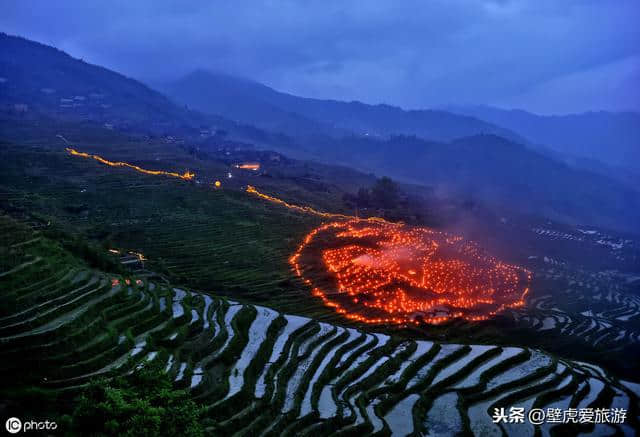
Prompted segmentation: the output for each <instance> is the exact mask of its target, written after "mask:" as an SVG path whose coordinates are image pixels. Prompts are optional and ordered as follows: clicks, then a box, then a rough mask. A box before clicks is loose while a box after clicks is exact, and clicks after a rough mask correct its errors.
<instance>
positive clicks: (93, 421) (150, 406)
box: [63, 367, 204, 437]
mask: <svg viewBox="0 0 640 437" xmlns="http://www.w3.org/2000/svg"><path fill="white" fill-rule="evenodd" d="M201 416H202V407H200V406H198V405H197V404H196V403H195V402H194V401H193V400H192V399H191V398H190V396H189V394H188V393H187V392H186V391H185V390H177V389H174V387H173V383H172V381H171V378H170V377H169V376H168V375H167V374H166V373H164V372H163V371H162V369H160V368H156V367H153V368H142V369H138V370H136V371H134V372H133V373H132V374H130V375H128V376H126V377H116V378H113V379H105V378H101V379H97V380H94V381H93V382H92V383H91V384H90V385H89V386H88V387H87V388H86V389H85V390H84V392H83V394H82V395H81V396H80V398H79V399H78V402H77V404H76V408H75V410H74V412H73V414H72V415H71V416H70V417H69V416H67V417H66V418H65V419H66V420H64V421H66V422H68V424H69V426H70V428H71V429H72V430H73V433H75V434H77V435H95V436H107V435H120V436H134V435H135V436H158V435H165V436H188V437H197V436H203V435H204V429H203V426H202V424H201V421H200V419H201ZM64 421H63V422H64Z"/></svg>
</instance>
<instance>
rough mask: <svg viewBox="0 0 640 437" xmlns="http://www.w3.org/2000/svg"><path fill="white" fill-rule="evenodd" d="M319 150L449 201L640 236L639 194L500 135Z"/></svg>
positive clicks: (356, 142) (333, 145)
mask: <svg viewBox="0 0 640 437" xmlns="http://www.w3.org/2000/svg"><path fill="white" fill-rule="evenodd" d="M316 147H317V150H319V151H322V153H323V155H324V156H325V159H327V160H330V161H334V162H336V161H337V162H344V163H345V164H348V165H352V166H354V167H357V168H359V169H362V170H373V171H375V172H377V173H378V174H387V175H390V176H392V177H395V178H399V179H403V180H405V181H408V182H415V183H420V184H426V185H432V186H434V187H435V189H436V192H439V193H442V194H443V195H445V196H447V197H459V198H469V199H470V200H474V201H478V202H481V203H484V204H487V205H489V206H492V207H494V208H496V210H505V211H508V210H518V211H521V212H526V213H529V214H534V215H538V216H541V217H548V218H553V219H555V220H560V221H563V222H565V223H574V224H586V225H600V226H606V227H610V228H617V229H624V230H627V231H631V232H635V233H637V232H638V223H640V192H638V191H636V190H634V189H633V188H630V187H629V186H627V185H625V184H623V183H620V182H618V181H616V180H614V179H612V178H609V177H606V176H603V175H599V174H596V173H593V172H589V171H586V170H580V169H576V168H573V167H571V166H569V165H567V164H565V163H562V162H560V161H556V160H554V159H552V158H550V157H548V156H547V155H545V154H542V153H538V152H536V151H534V150H531V149H530V148H528V147H524V146H522V145H521V144H518V143H515V142H512V141H509V140H507V139H505V138H502V137H499V136H495V135H475V136H471V137H466V138H460V139H457V140H454V141H452V142H449V143H442V142H429V141H424V140H421V139H419V138H417V137H407V136H399V137H393V138H391V139H389V140H387V141H376V140H371V139H366V138H361V137H360V138H355V137H352V138H343V139H341V140H333V141H327V142H326V143H324V144H316Z"/></svg>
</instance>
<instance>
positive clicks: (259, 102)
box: [163, 71, 518, 141]
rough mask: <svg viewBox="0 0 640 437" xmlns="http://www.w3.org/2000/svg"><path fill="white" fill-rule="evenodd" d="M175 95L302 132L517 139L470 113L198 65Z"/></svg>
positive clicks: (172, 87)
mask: <svg viewBox="0 0 640 437" xmlns="http://www.w3.org/2000/svg"><path fill="white" fill-rule="evenodd" d="M163 91H164V92H166V93H167V94H168V95H169V96H171V97H172V98H174V99H175V100H176V101H178V102H181V103H185V104H187V105H188V106H189V107H192V108H195V109H197V110H199V111H203V112H208V113H212V114H221V115H223V116H225V117H228V118H232V119H234V120H238V121H241V122H245V123H251V124H255V125H256V126H259V127H262V128H266V129H272V130H279V131H282V132H285V133H288V134H291V135H294V136H297V137H300V136H305V135H307V136H312V135H316V134H326V135H329V136H334V137H335V136H342V135H344V134H345V133H347V132H348V133H350V134H356V135H363V136H365V135H366V136H372V137H387V136H389V135H395V134H405V135H417V136H419V137H422V138H426V139H431V140H437V141H448V140H451V139H454V138H459V137H464V136H469V135H475V134H480V133H491V134H496V135H502V136H505V137H507V138H512V139H518V137H517V135H515V134H514V133H512V132H509V131H508V130H506V129H503V128H501V127H498V126H496V125H493V124H491V123H487V122H484V121H481V120H478V119H476V118H473V117H469V116H461V115H457V114H452V113H450V112H446V111H439V110H419V111H405V110H403V109H401V108H398V107H394V106H389V105H369V104H365V103H361V102H342V101H337V100H320V99H312V98H305V97H298V96H294V95H291V94H287V93H283V92H279V91H276V90H274V89H273V88H269V87H268V86H266V85H263V84H260V83H258V82H254V81H251V80H248V79H242V78H238V77H234V76H230V75H226V74H219V73H212V72H206V71H196V72H194V73H192V74H189V75H187V76H185V77H183V78H182V79H180V80H178V81H176V82H173V83H170V84H168V85H166V86H164V88H163Z"/></svg>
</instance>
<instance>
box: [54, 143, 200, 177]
mask: <svg viewBox="0 0 640 437" xmlns="http://www.w3.org/2000/svg"><path fill="white" fill-rule="evenodd" d="M66 150H67V152H68V153H69V154H70V155H73V156H79V157H82V158H91V159H95V160H96V161H98V162H100V163H102V164H105V165H109V166H111V167H129V168H132V169H134V170H136V171H138V172H140V173H144V174H149V175H155V176H171V177H174V178H180V179H184V180H186V181H190V180H192V179H193V178H194V177H195V176H196V175H195V173H191V172H190V171H189V170H187V171H185V172H184V173H175V172H172V171H164V170H147V169H144V168H142V167H139V166H137V165H134V164H129V163H128V162H122V161H109V160H108V159H104V158H103V157H102V156H100V155H92V154H89V153H84V152H78V151H77V150H76V149H72V148H71V147H67V149H66Z"/></svg>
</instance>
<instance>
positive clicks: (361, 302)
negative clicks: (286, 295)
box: [290, 220, 531, 325]
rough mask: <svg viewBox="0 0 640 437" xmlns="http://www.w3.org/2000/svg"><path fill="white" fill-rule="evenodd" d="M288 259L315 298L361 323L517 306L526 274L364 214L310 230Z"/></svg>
mask: <svg viewBox="0 0 640 437" xmlns="http://www.w3.org/2000/svg"><path fill="white" fill-rule="evenodd" d="M290 263H291V265H292V266H293V268H294V269H295V271H296V273H297V274H298V275H299V276H300V277H301V278H302V279H303V280H304V281H305V283H306V284H308V285H309V286H310V287H311V288H312V293H313V295H314V296H317V297H319V298H321V299H322V300H323V302H324V303H325V304H326V305H328V306H330V307H333V308H335V310H336V311H337V312H339V313H341V314H343V315H344V316H345V317H347V318H350V319H353V320H357V321H361V322H367V323H384V324H388V323H393V324H404V325H408V324H419V323H420V321H421V320H422V321H423V322H426V323H431V324H437V323H442V322H445V321H448V320H451V319H454V318H463V319H466V320H473V321H475V320H485V319H487V318H489V317H491V316H493V315H495V314H496V313H498V312H499V311H501V310H503V309H505V308H512V307H518V306H522V305H524V297H525V295H526V294H527V292H528V291H529V282H530V280H531V273H530V272H529V271H528V270H526V269H524V268H521V267H518V266H513V265H509V264H506V263H503V262H501V261H499V260H497V259H495V258H493V257H491V256H489V255H487V254H486V253H484V252H482V251H481V250H480V249H479V248H478V247H477V246H476V245H474V244H472V243H469V242H466V241H464V240H463V239H462V238H461V237H458V236H453V235H449V234H445V233H441V232H437V231H434V230H431V229H427V228H414V227H408V226H393V225H389V224H385V223H379V222H378V223H372V222H365V221H363V220H350V221H341V222H333V223H328V224H325V225H322V226H320V227H319V228H316V229H314V230H313V231H312V232H311V233H309V234H308V235H307V236H306V237H305V239H304V241H303V242H302V244H301V245H300V247H299V248H298V250H297V251H296V252H295V253H294V255H293V256H292V257H291V258H290ZM327 274H328V277H329V280H328V281H327ZM329 284H331V285H329Z"/></svg>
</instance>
